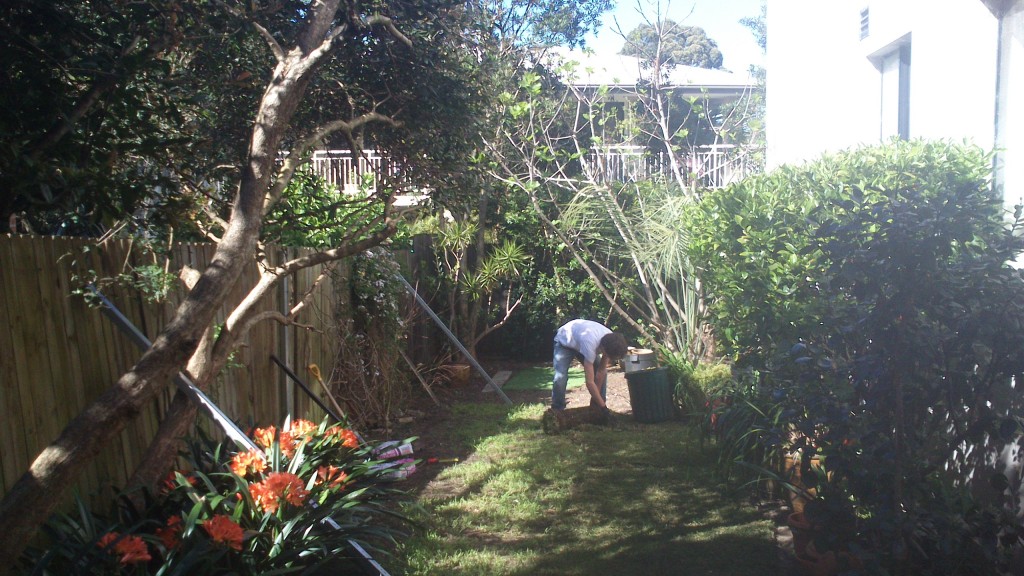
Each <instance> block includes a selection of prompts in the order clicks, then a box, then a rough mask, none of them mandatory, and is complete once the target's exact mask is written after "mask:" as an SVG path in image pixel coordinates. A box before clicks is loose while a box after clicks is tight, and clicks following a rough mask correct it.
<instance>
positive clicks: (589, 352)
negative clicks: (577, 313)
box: [555, 320, 612, 364]
mask: <svg viewBox="0 0 1024 576" xmlns="http://www.w3.org/2000/svg"><path fill="white" fill-rule="evenodd" d="M611 333H612V331H611V330H609V329H608V328H607V327H605V326H604V324H600V323H598V322H593V321H591V320H572V321H570V322H567V323H565V324H563V325H562V327H561V328H559V329H558V332H556V333H555V342H558V343H559V344H561V345H562V346H564V347H566V348H571V349H573V350H575V351H577V352H579V353H580V354H581V355H583V359H584V360H586V361H587V362H589V363H591V364H594V363H595V362H597V347H598V346H600V344H601V338H604V336H605V334H611Z"/></svg>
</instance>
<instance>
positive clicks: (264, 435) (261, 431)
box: [252, 426, 277, 448]
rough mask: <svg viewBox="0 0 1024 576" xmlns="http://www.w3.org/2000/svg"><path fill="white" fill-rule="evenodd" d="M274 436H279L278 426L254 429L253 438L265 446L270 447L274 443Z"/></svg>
mask: <svg viewBox="0 0 1024 576" xmlns="http://www.w3.org/2000/svg"><path fill="white" fill-rule="evenodd" d="M274 436H277V428H275V427H273V426H267V427H266V428H257V429H255V430H253V433H252V439H253V440H255V441H256V444H258V445H259V446H261V447H263V448H270V447H271V446H273V445H274Z"/></svg>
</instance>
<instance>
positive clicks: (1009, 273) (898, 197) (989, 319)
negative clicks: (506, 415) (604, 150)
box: [695, 141, 1024, 574]
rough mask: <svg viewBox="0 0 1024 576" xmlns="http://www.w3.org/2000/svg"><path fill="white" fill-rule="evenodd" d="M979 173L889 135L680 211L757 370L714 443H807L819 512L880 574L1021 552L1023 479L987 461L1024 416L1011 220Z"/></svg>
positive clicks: (1019, 281)
mask: <svg viewBox="0 0 1024 576" xmlns="http://www.w3.org/2000/svg"><path fill="white" fill-rule="evenodd" d="M989 173H990V162H989V157H988V156H987V155H985V154H983V153H982V152H981V151H980V150H978V149H977V148H974V147H970V146H965V145H955V144H950V143H944V142H920V141H915V142H894V143H892V144H889V145H886V146H876V147H866V148H859V149H855V150H851V151H848V152H844V153H841V154H836V155H831V156H826V157H824V158H823V159H821V160H820V161H818V162H815V163H813V164H810V165H808V166H805V167H801V168H786V169H784V170H781V171H779V172H776V173H773V174H770V175H766V176H764V177H761V178H758V179H755V180H754V181H752V182H749V183H747V184H744V185H742V186H740V187H739V188H738V189H737V190H736V194H735V197H733V198H729V197H727V195H728V193H725V194H716V195H713V196H712V197H710V198H709V202H707V203H706V205H702V206H701V207H700V210H699V212H698V217H697V218H696V219H695V221H696V222H702V223H705V224H706V225H707V226H708V229H707V230H706V231H705V233H704V235H703V236H702V238H701V240H700V242H699V243H698V245H697V248H696V249H697V254H699V256H696V257H695V261H700V262H708V263H710V264H709V265H707V266H705V268H704V271H705V273H706V276H705V277H704V280H705V286H707V287H708V290H709V292H708V294H709V297H710V298H712V304H711V306H712V309H713V311H714V313H713V322H714V324H715V325H716V327H717V329H718V331H719V334H720V335H721V338H722V341H723V343H725V344H726V345H728V346H729V347H730V349H731V350H732V352H734V353H735V354H737V355H738V356H740V357H741V360H742V362H743V363H744V364H746V365H747V366H749V367H750V368H751V369H754V370H756V371H757V372H758V373H759V374H760V375H761V379H760V380H759V381H758V383H757V384H756V385H754V386H751V387H748V388H746V389H742V390H740V391H741V392H743V394H742V396H743V397H744V399H746V400H749V401H748V402H746V404H747V407H753V408H756V410H747V409H745V407H742V406H738V405H737V403H735V402H734V403H733V404H732V405H731V406H730V410H727V411H726V413H724V414H723V415H722V420H725V419H726V416H730V419H731V423H730V427H728V429H730V430H732V429H733V427H732V425H733V424H738V425H739V426H740V428H742V427H745V426H749V428H750V429H749V430H747V431H746V435H744V434H743V431H742V430H736V433H735V434H731V435H730V437H731V438H735V439H740V440H742V442H733V443H726V444H725V446H726V447H728V448H729V449H730V450H734V451H738V455H739V456H740V457H742V458H744V459H745V460H746V461H747V462H755V463H758V464H761V463H763V462H764V461H765V460H766V458H765V454H764V453H763V450H764V448H765V446H769V447H772V446H780V447H781V446H786V447H787V448H790V449H798V450H800V451H801V452H802V453H803V454H802V455H803V456H804V457H805V459H806V460H809V459H810V457H811V456H820V457H821V458H822V459H823V462H824V463H825V467H824V470H826V471H827V472H822V473H821V474H816V475H814V476H815V477H816V479H815V478H812V479H810V481H812V482H813V483H814V484H815V485H813V486H812V487H814V488H817V489H818V491H819V494H820V495H819V498H818V502H817V504H820V505H821V506H817V508H819V509H827V510H829V511H830V514H831V516H832V518H843V519H845V520H844V521H849V519H851V518H857V519H858V521H857V526H856V533H857V539H858V541H857V544H858V545H860V546H862V547H869V548H871V549H872V552H873V554H874V557H875V558H877V560H878V562H877V563H878V565H879V567H880V568H885V569H890V570H891V569H897V567H898V566H902V567H903V568H902V569H904V570H906V569H909V570H910V571H912V572H913V573H916V574H951V573H955V574H974V573H979V574H981V573H996V572H997V571H998V570H1005V569H1006V568H1007V564H1006V561H1007V558H1008V557H1009V555H1011V554H1012V553H1014V552H1015V551H1019V550H1020V548H1021V544H1022V540H1021V536H1022V535H1024V526H1022V525H1021V523H1020V520H1019V519H1015V518H1014V514H1015V512H1016V510H1017V506H1018V504H1019V480H1020V479H1019V478H1016V479H1014V478H1010V477H1008V476H1007V475H1006V474H1005V473H1003V471H1002V470H997V469H994V468H993V465H992V463H993V461H996V463H997V464H998V465H1000V466H1001V465H1002V463H1000V461H999V458H1000V454H1002V453H1003V452H1004V450H1008V449H1012V447H1014V446H1015V445H1016V444H1017V443H1018V442H1019V441H1020V438H1021V422H1022V415H1024V401H1022V399H1021V397H1020V394H1019V391H1015V390H1016V388H1015V385H1014V382H1015V381H1017V382H1020V381H1021V379H1022V378H1024V357H1021V355H1020V353H1019V351H1020V350H1021V349H1024V329H1022V328H1024V276H1022V274H1021V272H1020V271H1019V270H1014V269H1013V268H1011V267H1009V266H1008V265H1007V262H1008V261H1009V260H1012V259H1013V258H1014V256H1016V255H1018V254H1020V252H1021V236H1020V232H1021V229H1022V227H1021V222H1020V210H1019V209H1018V211H1017V214H1016V215H1015V218H1014V221H1013V222H1009V223H1008V222H1007V220H1006V219H1005V218H1004V214H1003V210H1002V205H1001V199H1000V197H999V195H998V194H997V193H996V192H995V191H994V190H993V189H992V186H991V183H990V181H989V176H988V175H989ZM759 192H764V193H765V196H764V197H762V196H760V195H759ZM762 227H763V228H762ZM780 235H782V236H783V237H780ZM741 408H744V409H743V410H741ZM768 408H770V409H768ZM732 411H735V412H736V414H735V415H733V414H731V412H732ZM757 414H760V416H759V417H756V418H754V417H752V415H757ZM743 415H746V416H747V417H749V418H747V420H743V419H742V418H741V416H743ZM765 416H767V417H765ZM773 421H775V423H774V424H773ZM720 422H721V420H720ZM766 426H767V428H766ZM805 480H808V479H805ZM824 494H829V495H831V496H829V497H824V496H821V495H824ZM833 496H834V497H833ZM813 508H814V507H812V510H813ZM831 528H832V530H833V533H836V531H837V529H838V527H837V526H831ZM955 542H966V544H964V545H956V544H954V543H955ZM965 559H971V560H972V562H970V563H965V562H963V560H965Z"/></svg>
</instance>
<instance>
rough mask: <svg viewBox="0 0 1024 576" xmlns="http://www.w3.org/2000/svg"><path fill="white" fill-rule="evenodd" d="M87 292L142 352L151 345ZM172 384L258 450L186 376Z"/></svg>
mask: <svg viewBox="0 0 1024 576" xmlns="http://www.w3.org/2000/svg"><path fill="white" fill-rule="evenodd" d="M89 290H90V291H92V293H93V295H94V296H96V297H97V298H99V300H100V303H101V304H103V307H102V308H101V309H100V310H101V311H102V312H103V314H104V315H106V316H107V317H108V318H110V319H111V320H112V321H113V322H114V325H116V326H117V327H118V328H120V329H121V330H122V331H123V332H125V333H126V334H127V335H128V337H129V338H131V339H132V341H133V342H135V345H136V346H138V347H139V348H140V349H142V350H148V349H149V348H150V346H152V345H153V344H152V343H151V342H150V341H149V338H146V335H145V334H143V333H142V332H141V331H140V330H139V329H138V328H136V327H135V325H134V324H132V321H131V320H129V319H128V318H127V317H125V315H124V314H122V313H121V311H120V310H118V309H117V307H116V306H114V303H113V302H111V301H110V300H107V297H106V296H104V295H103V294H102V293H100V291H99V290H97V289H96V288H95V287H94V286H89ZM174 383H175V384H176V385H177V386H178V389H179V390H181V391H182V392H184V393H185V395H186V396H188V397H189V398H190V399H191V400H192V401H193V402H195V403H196V405H197V406H199V407H200V408H202V409H203V411H204V412H206V414H207V415H208V416H209V417H210V418H212V419H213V420H214V422H216V423H217V424H219V425H220V427H221V428H223V429H224V433H225V434H227V435H228V437H229V438H231V439H232V440H234V441H235V443H236V444H238V445H239V446H242V447H244V448H245V449H246V450H257V449H258V448H259V447H258V446H256V443H255V442H253V441H252V440H251V439H250V438H249V437H248V436H246V435H245V432H242V430H241V429H240V428H239V427H238V426H236V425H235V423H234V422H233V421H232V420H231V419H230V418H228V415H227V414H225V413H224V412H223V411H222V410H221V409H220V408H219V407H218V406H217V405H216V404H214V403H213V400H210V398H209V397H208V396H207V395H206V394H204V393H203V391H202V390H200V389H199V388H198V387H197V386H196V385H195V384H193V383H192V381H191V380H190V379H189V378H188V377H187V376H185V375H184V374H182V373H181V372H178V374H177V375H176V376H175V377H174Z"/></svg>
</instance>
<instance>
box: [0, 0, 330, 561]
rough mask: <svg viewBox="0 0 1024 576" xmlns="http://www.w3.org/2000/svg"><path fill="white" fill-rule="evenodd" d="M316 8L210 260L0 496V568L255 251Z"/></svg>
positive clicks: (178, 363)
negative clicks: (128, 361)
mask: <svg viewBox="0 0 1024 576" xmlns="http://www.w3.org/2000/svg"><path fill="white" fill-rule="evenodd" d="M314 6H315V8H314V10H313V11H312V12H311V13H310V15H309V20H308V21H307V23H306V24H305V26H304V28H303V30H302V32H301V33H300V37H299V47H298V48H297V49H294V50H291V51H290V52H287V53H285V52H284V51H283V50H281V48H280V46H276V45H274V46H273V47H274V48H275V54H276V55H277V57H278V63H277V67H276V68H275V70H274V73H273V77H272V79H271V81H270V82H269V84H268V86H267V89H266V91H265V92H264V94H263V97H262V99H261V101H260V107H259V111H258V113H257V115H256V121H255V123H254V125H253V132H252V137H251V140H250V145H249V151H248V154H247V160H246V165H245V166H244V167H243V170H242V177H241V182H240V184H239V188H238V191H237V192H236V194H235V198H234V203H233V206H232V210H231V217H230V219H229V221H228V225H227V229H226V230H225V232H224V235H223V237H222V239H221V241H220V243H219V244H218V246H217V250H216V252H215V253H214V256H213V259H212V260H211V262H210V265H209V266H208V267H207V268H206V270H205V271H203V274H202V275H201V276H200V278H199V280H198V281H197V282H196V285H195V287H194V288H193V289H192V291H191V292H190V293H189V295H188V296H187V297H186V299H185V301H184V302H182V304H181V306H179V307H178V309H177V311H176V312H175V316H174V318H173V319H172V320H171V322H170V323H169V324H168V325H167V327H166V328H165V329H164V330H163V332H161V334H160V335H159V336H158V337H157V339H156V341H155V342H154V343H153V346H152V347H151V348H150V349H149V350H148V351H146V352H145V353H144V354H143V355H142V357H141V358H140V359H139V361H138V363H136V364H135V366H134V367H132V369H131V370H130V371H129V372H127V373H126V374H124V375H123V376H121V378H120V379H119V380H118V381H117V383H116V384H114V385H113V386H112V387H111V388H110V389H109V390H108V391H107V392H105V393H104V394H103V395H101V396H100V397H99V398H98V399H96V400H95V401H94V402H93V403H92V404H90V405H89V406H88V407H86V409H85V410H84V411H83V412H82V413H81V414H79V415H78V416H76V417H75V418H74V419H73V420H72V421H71V422H70V423H69V424H68V425H67V427H65V428H64V430H63V432H61V434H60V436H59V437H58V438H57V440H56V441H54V442H53V444H51V445H50V446H48V447H47V448H45V449H44V450H43V451H42V452H41V453H40V454H39V456H37V457H36V459H35V461H34V462H33V463H32V465H31V467H30V468H29V471H28V472H26V473H25V474H24V475H23V476H22V477H21V478H20V479H19V480H18V481H17V482H16V483H15V484H14V485H13V486H12V487H11V489H10V491H9V492H8V493H7V495H6V496H5V497H4V499H3V501H2V502H0V574H6V573H10V572H11V571H13V570H14V569H15V568H16V562H17V560H18V558H19V557H20V556H21V553H22V551H23V550H24V549H25V547H26V546H27V545H28V543H29V541H31V539H32V538H33V537H34V536H35V533H36V531H37V530H38V528H39V526H41V525H42V523H43V522H44V521H45V520H46V519H47V517H49V515H50V514H51V513H52V512H53V511H54V510H55V509H56V507H57V505H58V504H59V503H60V502H61V500H62V497H63V495H64V493H65V491H66V490H67V489H68V487H70V486H71V485H72V484H73V483H74V482H75V480H76V479H77V478H78V476H79V474H80V473H81V472H82V470H83V469H84V468H85V467H86V466H87V465H88V464H89V463H90V462H92V460H93V459H94V458H95V457H96V455H97V454H99V452H100V451H101V450H102V448H103V447H104V446H105V445H107V444H108V443H109V442H110V441H111V440H112V439H114V438H115V437H116V436H117V435H118V434H119V433H120V432H121V431H122V430H123V429H124V427H125V426H126V425H127V424H128V422H130V421H131V420H132V419H133V418H135V417H136V416H137V415H138V413H139V412H140V411H141V409H142V408H143V407H144V406H145V405H146V404H147V403H148V402H149V401H151V400H152V399H153V397H154V396H155V395H156V393H157V392H158V391H159V390H160V389H161V388H162V387H163V386H166V385H167V384H168V382H169V381H170V379H171V377H172V376H173V375H174V374H176V373H177V372H178V371H180V370H181V369H182V367H184V366H185V364H186V362H187V361H188V360H189V358H190V357H191V356H192V355H193V353H195V351H196V348H197V347H198V345H199V342H200V338H201V337H202V335H203V333H204V331H205V330H206V329H207V328H208V327H209V326H210V324H211V323H212V322H213V319H214V316H215V313H216V311H217V309H218V308H219V307H220V306H221V305H222V304H223V302H224V301H225V299H226V298H227V296H228V294H229V293H230V291H231V289H232V288H233V287H234V285H235V284H236V283H237V281H238V278H239V276H240V275H241V272H242V269H243V267H244V266H245V264H246V263H248V262H249V261H250V260H251V259H252V257H253V255H254V254H255V249H256V241H257V239H258V236H259V232H260V226H261V224H262V216H263V204H264V197H265V195H266V193H267V190H268V188H269V184H270V178H271V173H272V171H273V168H274V161H275V159H276V157H277V153H278V146H279V144H280V141H281V138H282V136H283V134H284V132H285V130H286V129H287V127H288V126H289V124H290V122H291V118H292V115H293V114H294V113H295V110H296V108H297V107H298V104H299V102H300V100H301V98H302V95H303V93H304V91H305V88H306V86H307V84H308V80H309V77H310V74H311V72H312V70H313V69H314V68H315V65H316V64H317V63H318V62H319V61H320V60H321V59H322V58H323V57H324V56H325V54H326V53H327V52H329V49H330V46H331V44H330V42H331V40H330V39H328V40H325V38H329V37H330V35H329V34H328V31H329V30H330V26H331V24H332V22H333V21H334V15H335V14H336V12H337V10H338V0H323V1H322V2H318V3H314Z"/></svg>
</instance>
